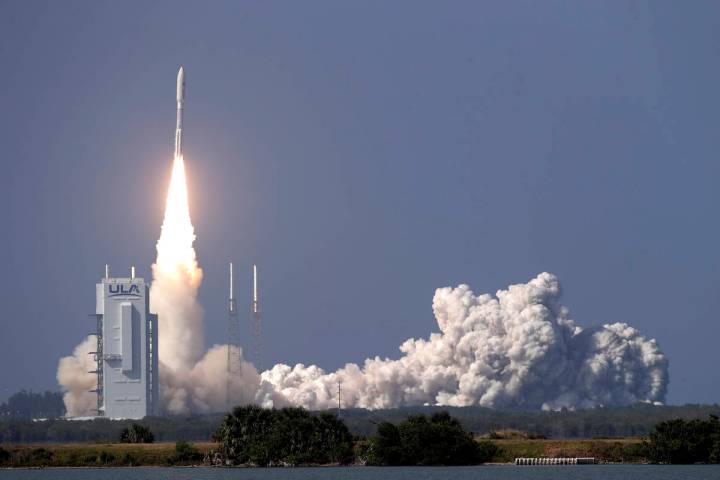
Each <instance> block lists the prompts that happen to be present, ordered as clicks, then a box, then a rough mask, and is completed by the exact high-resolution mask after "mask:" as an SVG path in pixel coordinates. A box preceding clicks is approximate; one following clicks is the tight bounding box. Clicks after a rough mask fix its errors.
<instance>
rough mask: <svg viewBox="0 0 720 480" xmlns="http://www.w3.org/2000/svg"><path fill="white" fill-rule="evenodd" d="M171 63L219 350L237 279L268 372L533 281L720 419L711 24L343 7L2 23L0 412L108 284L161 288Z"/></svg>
mask: <svg viewBox="0 0 720 480" xmlns="http://www.w3.org/2000/svg"><path fill="white" fill-rule="evenodd" d="M180 64H182V65H184V66H185V71H186V81H187V100H186V107H185V134H184V141H185V160H186V164H187V166H188V169H189V183H190V196H191V212H192V215H193V222H194V224H195V228H196V233H197V236H198V239H197V243H196V248H197V251H198V257H199V262H200V265H201V266H202V268H203V269H204V271H205V280H204V282H203V286H202V288H201V292H200V295H201V302H202V303H203V305H204V308H205V311H206V335H207V341H208V344H212V343H224V342H225V338H226V331H227V328H226V322H227V320H226V313H225V312H226V297H227V291H226V284H227V262H228V261H230V260H233V261H235V262H236V265H238V268H239V269H240V272H241V273H244V275H242V276H241V277H240V278H239V280H238V284H239V288H240V298H241V302H240V305H241V306H242V307H243V308H245V309H246V310H247V308H249V307H248V300H249V293H250V265H251V264H252V263H253V262H257V263H258V265H259V266H260V274H261V279H262V286H261V296H262V309H263V312H264V322H265V323H264V327H263V328H264V331H265V336H264V344H265V364H266V365H268V364H270V363H275V362H278V361H282V362H285V363H291V364H294V363H296V362H303V363H316V364H318V365H320V366H322V367H324V368H327V369H334V368H337V367H339V366H341V365H343V364H345V363H346V362H351V361H352V362H360V361H362V360H363V359H364V358H366V357H367V356H374V355H380V356H390V357H397V356H398V355H399V352H398V350H397V346H398V345H400V343H401V342H402V341H403V340H405V339H406V338H409V337H420V336H422V337H425V336H427V335H429V333H430V332H432V331H436V330H437V325H436V323H435V320H434V318H433V315H432V310H431V301H432V296H433V292H434V290H435V288H437V287H442V286H449V285H453V286H454V285H457V284H459V283H467V284H469V285H470V286H471V287H472V288H473V289H474V291H475V292H478V293H479V292H489V293H494V292H495V291H496V290H497V289H499V288H504V287H506V286H507V285H508V284H509V283H519V282H526V281H527V280H529V279H530V278H532V277H534V276H535V275H536V274H537V273H539V272H541V271H544V270H546V271H550V272H553V273H555V274H557V275H558V276H559V278H560V280H561V282H562V283H563V287H564V303H565V305H567V306H568V307H569V308H570V311H571V314H572V317H573V318H574V319H575V320H576V321H577V322H578V323H579V324H581V325H583V326H585V325H592V324H600V323H606V322H615V321H623V322H628V323H630V324H631V325H633V326H635V327H637V328H639V329H640V330H641V331H642V332H644V333H645V334H646V335H648V336H651V337H655V338H657V339H658V342H659V343H660V346H661V348H662V349H663V350H664V351H665V353H666V354H667V356H668V357H669V359H670V394H669V398H668V400H669V402H671V403H685V402H718V401H719V400H720V381H719V377H718V374H717V365H718V364H720V348H719V347H718V338H720V322H719V321H718V320H719V319H718V314H717V312H718V311H719V310H720V295H718V288H719V287H720V270H719V267H720V257H719V255H718V247H717V246H718V244H719V242H720V223H719V222H718V214H717V206H718V205H719V204H720V203H719V202H720V189H719V188H718V178H720V162H719V161H718V159H719V155H718V153H717V152H718V150H719V149H720V95H718V93H717V92H718V89H720V4H718V3H717V2H713V1H706V2H701V1H693V2H659V1H653V2H649V3H645V2H620V1H617V2H576V1H568V2H552V1H542V2H535V1H527V2H525V1H523V2H521V1H514V2H507V1H498V2H490V1H482V2H477V1H471V2H460V1H453V2H440V1H435V2H420V1H407V2H402V1H377V2H372V1H371V2H368V1H362V2H360V1H358V2H337V1H334V0H333V1H327V2H320V1H312V2H294V1H286V2H268V1H253V2H250V1H246V2H227V3H223V2H217V1H215V2H193V3H183V2H174V1H173V2H159V1H153V2H129V3H128V2H97V1H86V2H79V1H75V2H39V1H27V2H26V1H0V147H1V149H0V162H2V173H1V174H0V190H1V191H2V195H3V196H2V203H3V205H4V207H3V208H2V210H1V211H0V212H1V213H0V228H2V230H1V232H2V235H0V265H2V266H3V268H4V274H3V275H2V276H0V301H1V302H0V304H1V305H2V309H1V310H0V328H1V334H0V390H1V391H0V399H2V398H5V397H6V396H7V395H8V394H9V393H12V392H14V391H17V390H19V389H21V388H26V389H35V390H37V389H46V388H48V389H57V383H56V380H55V372H56V367H57V361H58V358H59V357H61V356H63V355H67V354H69V353H71V352H72V349H73V348H74V347H75V345H76V344H77V343H79V341H80V340H81V339H82V338H83V336H84V335H85V334H86V333H88V332H90V331H93V330H94V322H93V320H92V319H91V318H90V317H88V314H89V313H92V312H93V311H94V307H95V287H94V284H95V283H96V282H97V281H98V280H99V278H100V277H101V275H102V274H103V268H104V264H105V263H109V264H110V265H111V268H112V271H113V272H114V273H116V274H122V275H123V276H127V275H129V269H130V265H133V264H134V265H136V266H137V268H138V272H139V274H140V275H142V276H144V277H146V278H148V279H149V278H150V265H151V263H152V261H153V260H154V257H155V242H156V241H157V238H158V235H159V232H160V223H161V220H162V214H163V208H164V204H163V202H164V197H165V193H166V188H167V182H168V179H169V173H170V166H171V155H172V142H173V133H174V126H175V75H176V73H177V68H178V66H179V65H180ZM243 299H244V300H243ZM248 317H249V315H248ZM242 318H243V320H245V321H246V322H245V324H246V326H247V320H249V318H246V317H245V316H243V317H242ZM249 332H250V330H249V328H247V330H246V331H245V332H244V334H245V335H246V338H247V335H249Z"/></svg>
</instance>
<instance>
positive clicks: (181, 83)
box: [175, 67, 185, 158]
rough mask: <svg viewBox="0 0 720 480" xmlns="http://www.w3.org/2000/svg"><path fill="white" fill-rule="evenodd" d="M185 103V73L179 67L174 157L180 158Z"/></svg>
mask: <svg viewBox="0 0 720 480" xmlns="http://www.w3.org/2000/svg"><path fill="white" fill-rule="evenodd" d="M184 103H185V71H184V70H183V67H180V70H178V75H177V119H176V124H175V157H176V158H177V157H182V125H183V104H184Z"/></svg>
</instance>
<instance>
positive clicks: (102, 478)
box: [0, 465, 720, 480]
mask: <svg viewBox="0 0 720 480" xmlns="http://www.w3.org/2000/svg"><path fill="white" fill-rule="evenodd" d="M0 479H2V480H5V479H7V480H51V479H52V480H55V479H57V480H225V479H232V480H531V479H532V480H575V479H577V480H601V479H602V480H645V479H647V480H716V479H717V480H720V466H719V465H581V466H534V467H517V466H514V465H485V466H480V467H343V468H323V467H321V468H275V469H255V468H233V469H230V468H153V467H149V468H143V467H135V468H72V469H45V470H0Z"/></svg>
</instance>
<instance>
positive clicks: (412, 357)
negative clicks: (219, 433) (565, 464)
mask: <svg viewBox="0 0 720 480" xmlns="http://www.w3.org/2000/svg"><path fill="white" fill-rule="evenodd" d="M194 241H195V233H194V229H193V226H192V223H191V220H190V212H189V208H188V196H187V187H186V179H185V169H184V165H183V159H182V157H178V158H176V159H175V162H174V164H173V172H172V177H171V181H170V188H169V191H168V198H167V204H166V209H165V217H164V220H163V225H162V230H161V233H160V238H159V240H158V243H157V260H156V262H155V264H154V265H153V267H152V271H153V282H152V286H151V290H150V301H151V305H150V307H151V311H153V312H154V313H157V314H158V316H159V328H158V332H159V339H158V343H159V346H158V354H159V360H160V400H161V404H162V406H163V409H164V410H165V412H168V413H183V414H186V413H192V412H199V413H202V412H217V411H222V410H226V409H228V408H229V407H230V406H232V405H237V404H244V403H258V404H262V405H264V406H275V407H280V406H285V405H301V406H304V407H306V408H309V409H326V408H332V407H334V406H336V405H337V400H338V399H337V384H338V382H341V384H342V405H343V407H361V408H369V409H377V408H392V407H398V406H405V405H426V404H428V405H451V406H467V405H480V406H485V407H495V408H526V409H546V410H555V409H560V408H569V409H577V408H589V407H595V406H599V405H603V406H611V405H625V404H631V403H634V402H653V403H658V402H664V400H665V395H666V391H667V384H668V361H667V359H666V358H665V356H664V355H663V353H662V352H661V351H660V349H659V347H658V345H657V343H656V342H655V340H653V339H648V338H646V337H644V336H642V335H641V334H640V332H638V331H637V330H636V329H634V328H632V327H630V326H628V325H627V324H624V323H613V324H608V325H603V326H599V327H592V328H586V329H583V328H581V327H580V326H578V325H576V324H575V322H574V321H573V320H572V319H571V318H570V314H569V311H568V309H567V308H566V307H564V306H562V305H561V304H560V296H561V289H560V283H559V281H558V279H557V277H555V276H554V275H552V274H550V273H541V274H540V275H538V276H537V277H536V278H534V279H532V280H531V281H529V282H528V283H526V284H518V285H511V286H510V287H509V288H508V289H507V290H499V291H498V292H497V293H496V294H495V296H492V295H488V294H483V295H475V294H474V293H473V292H472V291H471V290H470V287H468V286H467V285H460V286H458V287H456V288H449V287H446V288H439V289H438V290H437V291H436V292H435V297H434V299H433V305H432V307H433V312H434V314H435V318H436V319H437V323H438V328H439V330H440V331H439V332H436V333H432V334H431V335H430V337H429V338H428V339H409V340H407V341H405V342H404V343H403V344H402V345H401V346H400V352H401V356H400V358H398V359H395V360H392V359H387V358H385V359H381V358H379V357H375V358H369V359H367V360H365V362H364V363H363V365H362V366H359V365H356V364H352V363H349V364H347V365H345V367H343V368H341V369H339V370H337V371H336V372H333V373H327V372H325V371H324V370H323V369H322V368H320V367H317V366H314V365H311V366H305V365H303V364H297V365H295V366H294V367H291V366H289V365H284V364H279V365H275V366H274V367H273V368H271V369H270V370H267V371H265V372H262V374H259V373H258V372H257V370H256V369H255V367H254V366H253V365H252V364H251V363H249V362H247V361H244V360H242V351H240V352H238V353H239V355H240V358H241V369H240V372H239V373H238V374H237V375H235V376H233V377H232V378H230V379H229V380H228V378H227V375H226V372H227V361H228V350H227V349H228V347H227V345H215V346H214V347H212V348H211V349H210V350H208V351H207V352H206V353H205V354H204V355H203V349H204V340H203V310H202V308H201V306H200V304H199V303H198V299H197V293H198V288H199V286H200V283H201V281H202V270H201V269H200V267H199V266H198V263H197V259H196V256H195V250H194V248H193V242H194ZM95 347H96V346H95V339H94V337H89V338H87V339H86V340H84V341H83V342H82V343H81V344H80V345H78V347H77V348H76V349H75V352H74V354H73V355H72V356H69V357H64V358H62V359H61V360H60V364H59V367H58V382H59V383H60V385H61V386H62V387H63V390H64V391H65V392H66V393H65V397H64V399H65V405H66V407H67V410H68V415H69V416H83V415H92V414H94V413H95V412H94V409H95V406H96V396H95V395H94V394H92V393H89V392H88V390H91V389H92V388H94V386H95V381H96V377H95V376H94V375H92V374H90V373H88V372H89V371H90V370H93V369H94V367H95V363H94V361H93V358H92V356H91V355H88V352H91V351H94V350H95ZM228 382H229V383H228Z"/></svg>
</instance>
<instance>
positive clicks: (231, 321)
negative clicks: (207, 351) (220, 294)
mask: <svg viewBox="0 0 720 480" xmlns="http://www.w3.org/2000/svg"><path fill="white" fill-rule="evenodd" d="M241 369H242V363H241V359H240V320H239V319H238V314H237V300H236V299H235V274H234V271H233V264H232V262H230V299H229V301H228V343H227V385H226V389H225V400H226V403H227V405H228V408H230V407H232V405H231V402H232V395H231V389H232V379H233V377H236V376H238V375H239V374H240V370H241Z"/></svg>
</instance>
